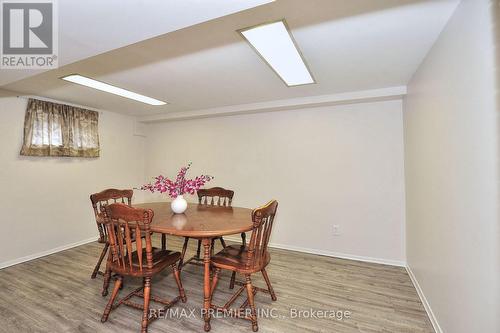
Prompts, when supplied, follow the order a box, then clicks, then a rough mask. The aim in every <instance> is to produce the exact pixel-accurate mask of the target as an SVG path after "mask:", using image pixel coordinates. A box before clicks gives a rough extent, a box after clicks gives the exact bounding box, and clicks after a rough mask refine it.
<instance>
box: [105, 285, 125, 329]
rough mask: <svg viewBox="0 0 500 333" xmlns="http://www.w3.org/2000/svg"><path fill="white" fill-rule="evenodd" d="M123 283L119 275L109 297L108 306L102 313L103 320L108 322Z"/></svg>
mask: <svg viewBox="0 0 500 333" xmlns="http://www.w3.org/2000/svg"><path fill="white" fill-rule="evenodd" d="M121 284H122V277H121V276H118V278H117V279H116V282H115V286H114V287H113V292H112V293H111V297H110V298H109V301H108V304H107V305H106V308H105V309H104V313H103V314H102V317H101V322H103V323H104V322H106V321H107V320H108V317H109V313H110V312H111V309H112V308H113V303H114V302H115V299H116V296H117V295H118V292H119V291H120V285H121Z"/></svg>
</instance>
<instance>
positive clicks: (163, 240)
mask: <svg viewBox="0 0 500 333" xmlns="http://www.w3.org/2000/svg"><path fill="white" fill-rule="evenodd" d="M161 249H162V250H166V249H167V235H165V234H161Z"/></svg>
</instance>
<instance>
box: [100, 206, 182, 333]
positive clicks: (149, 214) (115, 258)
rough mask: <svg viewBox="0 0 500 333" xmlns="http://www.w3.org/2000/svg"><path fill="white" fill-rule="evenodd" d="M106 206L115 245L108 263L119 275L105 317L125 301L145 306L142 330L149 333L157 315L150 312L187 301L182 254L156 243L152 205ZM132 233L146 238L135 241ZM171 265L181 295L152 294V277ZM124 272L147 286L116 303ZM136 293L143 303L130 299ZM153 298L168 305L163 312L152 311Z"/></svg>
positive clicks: (107, 225) (105, 218) (106, 218)
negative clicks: (141, 280)
mask: <svg viewBox="0 0 500 333" xmlns="http://www.w3.org/2000/svg"><path fill="white" fill-rule="evenodd" d="M104 209H105V213H104V220H105V223H106V227H107V230H108V239H109V246H110V249H111V256H109V259H108V261H107V265H108V266H109V267H108V268H109V269H110V271H111V272H113V273H115V274H116V277H117V278H116V282H115V285H114V288H113V292H112V293H111V297H110V298H109V301H108V304H107V305H106V308H105V309H104V313H103V315H102V317H101V321H102V322H106V321H107V320H108V317H109V314H110V312H111V311H112V310H114V309H116V308H117V307H118V306H120V305H121V304H125V305H128V306H131V307H133V308H137V309H141V310H142V321H141V332H143V333H145V332H147V330H148V325H149V323H150V322H151V321H153V320H155V319H157V317H156V316H154V315H153V316H152V315H150V313H162V312H164V311H166V310H167V309H168V308H170V307H171V306H173V305H174V304H175V303H177V302H178V301H179V300H182V302H184V303H185V302H186V295H185V293H184V289H183V287H182V283H181V279H180V274H179V270H178V268H177V261H178V260H179V259H180V256H181V254H180V253H179V252H173V251H169V250H162V249H157V248H155V247H153V245H152V241H151V235H152V232H151V229H150V224H151V221H152V220H153V215H154V213H153V211H152V210H151V209H147V210H146V209H140V208H133V207H129V206H127V205H124V204H120V203H116V204H111V205H109V206H105V207H104ZM132 234H136V235H139V234H143V235H144V240H143V239H142V237H137V238H136V241H135V242H133V240H132ZM134 245H135V246H134ZM167 267H171V268H172V270H173V275H174V278H175V282H176V283H177V287H178V289H179V296H177V297H176V298H174V299H173V300H170V301H169V300H165V299H162V298H160V297H157V296H154V295H151V279H152V278H153V276H155V275H156V274H159V273H160V272H162V271H163V270H164V269H165V268H167ZM124 276H131V277H138V278H142V279H143V286H142V287H139V288H137V289H136V290H134V291H132V292H131V293H130V294H128V295H127V296H125V297H123V298H122V299H121V300H119V301H118V302H117V304H116V305H114V302H115V299H116V297H117V295H118V292H119V291H120V287H121V285H122V280H123V277H124ZM134 296H135V297H141V298H143V304H142V305H141V304H138V303H136V302H133V301H131V300H130V299H132V297H134ZM150 300H152V301H154V302H156V303H160V304H163V305H165V306H164V308H163V309H161V310H159V311H162V312H158V310H157V311H152V312H150V305H149V304H150Z"/></svg>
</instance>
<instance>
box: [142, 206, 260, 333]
mask: <svg viewBox="0 0 500 333" xmlns="http://www.w3.org/2000/svg"><path fill="white" fill-rule="evenodd" d="M134 206H135V207H141V208H146V209H152V210H153V212H154V217H153V221H152V223H151V231H153V232H156V233H161V234H167V235H174V236H180V237H192V238H197V239H201V241H202V244H203V250H204V251H203V266H204V279H203V308H204V311H203V316H204V321H205V325H204V329H205V331H206V332H208V331H210V307H211V297H210V288H211V283H210V253H211V249H210V247H211V244H212V238H215V237H220V236H225V235H233V234H240V233H242V232H247V231H250V230H252V226H253V222H252V210H251V209H248V208H240V207H221V206H213V205H199V204H191V203H190V204H188V208H187V210H186V211H185V212H184V213H183V214H174V213H173V212H172V210H171V209H170V202H151V203H143V204H137V205H134Z"/></svg>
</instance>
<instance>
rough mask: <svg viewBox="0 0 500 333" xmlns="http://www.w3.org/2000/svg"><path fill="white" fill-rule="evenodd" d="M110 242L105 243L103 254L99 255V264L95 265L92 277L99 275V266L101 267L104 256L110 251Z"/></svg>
mask: <svg viewBox="0 0 500 333" xmlns="http://www.w3.org/2000/svg"><path fill="white" fill-rule="evenodd" d="M108 248H109V244H108V243H106V244H105V245H104V248H103V249H102V252H101V255H100V256H99V260H98V261H97V264H96V265H95V268H94V271H93V272H92V275H91V276H90V278H91V279H95V278H96V276H97V273H98V272H99V268H101V263H102V260H103V259H104V257H105V256H106V253H107V252H108Z"/></svg>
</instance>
